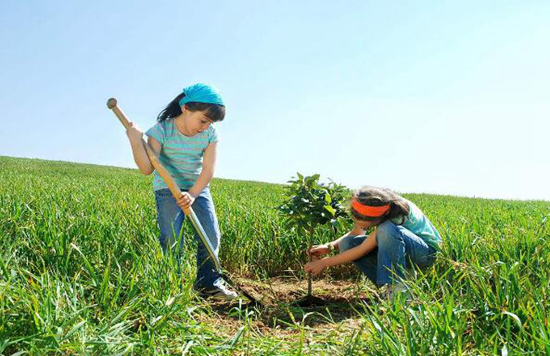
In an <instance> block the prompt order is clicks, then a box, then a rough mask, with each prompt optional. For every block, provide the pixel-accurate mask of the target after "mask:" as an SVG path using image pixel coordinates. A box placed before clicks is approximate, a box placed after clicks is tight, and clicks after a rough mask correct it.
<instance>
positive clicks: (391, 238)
mask: <svg viewBox="0 0 550 356" xmlns="http://www.w3.org/2000/svg"><path fill="white" fill-rule="evenodd" d="M399 237H400V233H399V230H398V228H397V226H396V225H395V224H394V223H392V222H391V221H389V220H388V221H385V222H384V223H382V224H380V225H378V227H376V243H377V245H379V246H380V245H386V244H389V243H393V242H395V241H396V240H397V239H399Z"/></svg>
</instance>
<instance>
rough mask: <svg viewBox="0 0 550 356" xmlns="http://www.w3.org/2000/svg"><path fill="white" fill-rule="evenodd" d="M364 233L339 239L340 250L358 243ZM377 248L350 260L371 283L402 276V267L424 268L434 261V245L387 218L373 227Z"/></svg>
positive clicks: (383, 282) (388, 281)
mask: <svg viewBox="0 0 550 356" xmlns="http://www.w3.org/2000/svg"><path fill="white" fill-rule="evenodd" d="M366 238H367V236H366V235H359V236H347V237H345V238H344V239H343V240H342V241H340V246H339V247H340V252H344V251H346V250H349V249H351V248H354V247H356V246H359V245H360V244H361V243H362V242H363V241H364V240H365V239H366ZM376 243H377V247H376V248H375V249H374V250H372V251H370V252H369V253H368V254H366V255H365V256H363V257H361V258H359V259H357V260H355V261H354V262H353V263H354V264H355V265H356V266H357V267H358V268H359V270H360V271H361V272H363V273H364V274H365V275H366V276H367V277H368V278H369V279H370V280H371V281H372V282H373V283H374V284H376V285H378V286H382V285H384V284H390V283H391V282H392V281H393V280H394V279H395V277H400V278H403V272H404V270H406V269H408V268H411V267H413V265H416V266H418V267H420V268H427V267H429V266H431V265H432V264H433V263H434V260H435V253H436V250H435V248H433V247H431V246H429V245H428V244H426V243H425V242H424V240H422V239H421V238H420V237H418V236H416V235H415V234H413V233H412V232H411V231H409V230H407V229H406V228H404V227H403V226H400V225H395V224H394V223H392V222H390V221H386V222H384V223H382V224H381V225H379V226H378V227H377V228H376Z"/></svg>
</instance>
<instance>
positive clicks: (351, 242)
mask: <svg viewBox="0 0 550 356" xmlns="http://www.w3.org/2000/svg"><path fill="white" fill-rule="evenodd" d="M351 214H352V217H353V221H354V222H355V226H354V227H353V229H352V230H351V231H350V232H348V233H347V234H345V235H344V236H342V237H340V238H339V239H337V240H334V241H332V242H330V243H328V244H323V245H316V246H313V247H312V248H311V250H309V251H308V253H309V254H311V255H312V256H313V258H314V259H316V260H314V261H312V262H310V263H308V264H306V265H305V266H304V270H305V271H306V272H311V273H312V275H317V274H319V273H320V272H321V271H323V270H324V269H325V268H327V267H330V266H336V265H340V264H343V263H348V262H352V261H353V263H354V264H355V265H356V266H357V267H358V268H359V270H360V271H361V272H362V273H364V274H365V275H366V276H367V277H368V278H369V279H370V280H371V281H372V282H373V283H375V284H376V285H377V286H384V285H388V287H389V288H387V289H386V290H387V292H386V297H389V298H391V297H392V295H393V294H394V293H395V292H397V291H399V289H400V288H402V287H401V285H400V283H396V282H398V281H399V279H400V278H403V277H404V273H403V272H404V271H405V270H406V269H408V268H410V267H412V266H413V265H416V266H418V267H420V268H426V267H429V266H431V265H432V264H433V263H434V260H435V253H436V252H437V251H438V250H439V246H440V244H441V237H440V235H439V232H438V231H437V229H436V228H435V227H434V226H433V224H432V223H431V222H430V220H428V218H427V217H426V216H425V215H424V213H422V211H421V210H420V209H419V208H418V207H417V206H416V205H415V204H414V203H412V202H411V201H409V200H407V199H405V198H403V197H401V196H399V195H397V194H396V193H394V192H392V191H391V190H389V189H383V188H375V187H362V188H360V189H359V190H357V191H356V192H355V194H354V196H353V199H352V202H351ZM371 227H374V228H375V229H374V230H373V231H372V232H371V233H370V234H369V235H368V236H367V235H365V231H366V230H368V229H369V228H371ZM333 250H339V252H340V253H339V254H337V255H335V256H333V257H328V258H323V259H319V258H320V256H322V255H325V254H328V253H330V252H331V251H333Z"/></svg>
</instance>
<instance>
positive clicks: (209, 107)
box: [157, 93, 225, 122]
mask: <svg viewBox="0 0 550 356" xmlns="http://www.w3.org/2000/svg"><path fill="white" fill-rule="evenodd" d="M184 96H185V94H184V93H181V94H180V95H178V96H176V97H175V98H174V100H172V101H171V102H170V103H169V104H168V105H166V107H165V108H164V109H163V110H162V111H161V112H160V113H159V115H158V116H157V121H158V122H163V121H165V120H168V119H173V118H176V117H178V116H180V115H181V106H180V100H181V99H182V98H183V97H184ZM185 107H186V108H187V110H189V111H191V112H195V111H202V112H203V113H204V115H205V116H206V117H207V118H209V119H210V120H212V121H214V122H217V121H222V120H223V118H224V117H225V106H223V105H218V104H208V103H195V102H189V103H186V104H185Z"/></svg>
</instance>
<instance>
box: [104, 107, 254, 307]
mask: <svg viewBox="0 0 550 356" xmlns="http://www.w3.org/2000/svg"><path fill="white" fill-rule="evenodd" d="M107 107H108V108H109V109H111V110H113V113H114V114H115V115H116V117H117V118H118V119H119V120H120V122H121V123H122V125H123V126H124V128H126V129H128V128H130V123H129V122H128V118H127V117H126V114H124V112H123V111H122V110H121V109H120V108H119V107H118V105H117V100H116V99H115V98H110V99H109V100H107ZM141 142H142V143H143V146H144V147H145V151H146V152H147V156H148V157H149V161H151V165H152V166H153V167H154V168H155V170H156V171H157V172H158V174H159V175H160V176H161V177H162V179H163V180H164V182H165V183H166V185H167V186H168V188H169V189H170V192H171V193H172V195H173V196H174V198H175V199H178V198H179V197H180V196H181V190H180V188H179V187H178V186H177V184H176V182H175V181H174V179H173V178H172V176H171V175H170V173H169V172H168V171H167V170H166V168H164V167H163V166H162V164H161V163H160V161H159V158H158V156H157V154H156V153H155V151H153V149H152V148H151V146H149V144H148V143H147V142H145V140H144V139H143V138H142V139H141ZM183 213H184V214H185V216H187V217H188V218H189V221H191V225H193V228H194V229H195V231H196V232H197V235H198V236H199V238H200V240H201V242H202V243H203V244H204V246H205V247H206V250H207V251H208V254H209V255H210V258H211V259H212V261H213V262H214V266H215V268H216V271H217V272H218V273H219V274H220V277H221V278H223V279H224V280H225V281H226V282H227V283H228V284H229V285H231V286H233V287H234V288H235V289H237V290H238V291H239V292H241V293H242V294H243V295H244V296H245V297H246V298H247V299H248V300H250V303H251V304H252V305H253V306H261V304H260V302H258V301H257V300H256V299H255V298H254V297H252V296H251V295H250V294H249V293H247V292H246V291H245V290H243V289H242V288H238V287H235V286H236V285H235V284H234V283H232V282H231V280H230V279H229V277H228V276H227V275H226V274H225V273H223V271H222V265H221V264H220V260H219V259H218V256H216V254H215V253H214V249H213V248H212V245H211V244H210V240H209V239H208V237H207V236H206V232H205V231H204V229H203V228H202V225H201V223H200V221H199V219H198V218H197V215H195V212H194V211H193V209H192V208H191V207H188V208H185V209H183Z"/></svg>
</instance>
